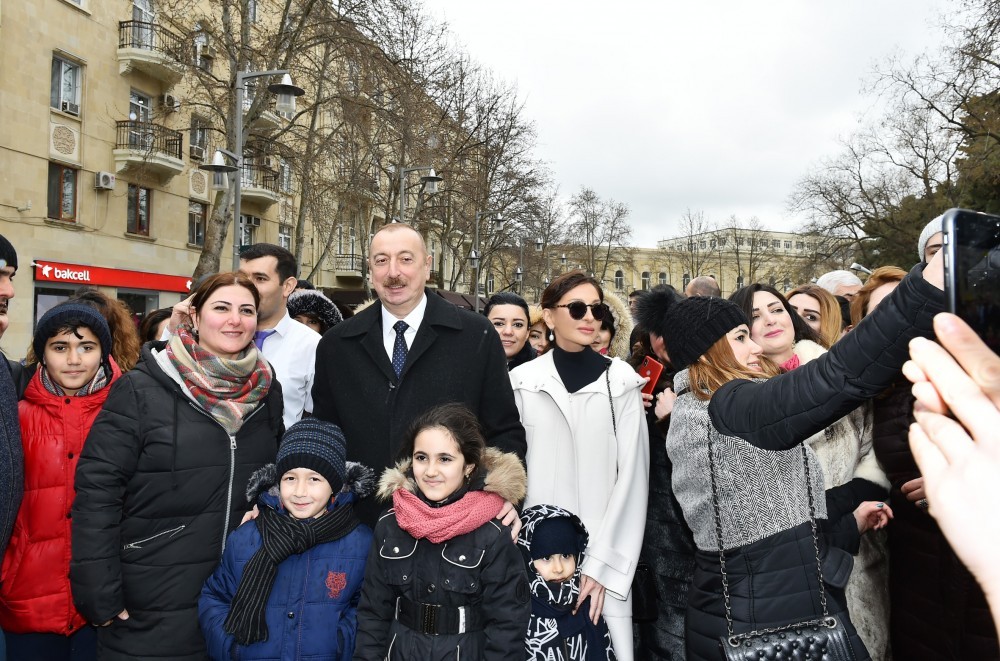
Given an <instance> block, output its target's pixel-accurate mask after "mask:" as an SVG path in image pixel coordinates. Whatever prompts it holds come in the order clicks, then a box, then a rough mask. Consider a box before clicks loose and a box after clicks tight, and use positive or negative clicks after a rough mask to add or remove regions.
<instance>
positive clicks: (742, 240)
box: [736, 236, 747, 246]
mask: <svg viewBox="0 0 1000 661" xmlns="http://www.w3.org/2000/svg"><path fill="white" fill-rule="evenodd" d="M746 242H747V241H746V238H744V237H742V236H738V237H736V245H738V246H742V245H745V244H746Z"/></svg>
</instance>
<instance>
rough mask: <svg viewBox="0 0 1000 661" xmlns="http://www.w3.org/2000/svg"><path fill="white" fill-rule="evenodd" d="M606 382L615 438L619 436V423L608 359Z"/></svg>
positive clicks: (605, 371)
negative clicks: (616, 418)
mask: <svg viewBox="0 0 1000 661" xmlns="http://www.w3.org/2000/svg"><path fill="white" fill-rule="evenodd" d="M604 383H606V384H607V386H608V404H610V405H611V429H612V430H614V432H615V438H616V439H617V438H618V423H617V422H616V421H615V400H614V399H612V397H611V361H610V360H609V361H608V367H607V369H606V370H604Z"/></svg>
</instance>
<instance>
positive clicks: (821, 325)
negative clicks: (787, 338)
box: [786, 285, 844, 349]
mask: <svg viewBox="0 0 1000 661" xmlns="http://www.w3.org/2000/svg"><path fill="white" fill-rule="evenodd" d="M786 297H787V299H788V304H789V305H791V306H792V309H793V310H795V311H796V312H798V313H799V316H800V317H802V320H803V321H805V322H806V323H807V324H808V325H809V326H810V327H811V328H812V329H813V330H814V331H816V333H818V334H819V343H820V344H821V345H822V346H823V348H824V349H829V348H830V347H832V346H833V343H834V342H836V341H837V340H839V339H840V336H841V334H843V332H844V319H843V317H842V316H841V314H840V304H839V303H838V302H837V299H836V298H835V297H834V296H833V294H831V293H830V292H828V291H827V290H825V289H823V288H822V287H819V286H817V285H799V286H798V287H796V288H795V289H793V290H792V291H790V292H788V294H787V295H786Z"/></svg>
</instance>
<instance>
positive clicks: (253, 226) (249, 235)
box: [240, 214, 260, 247]
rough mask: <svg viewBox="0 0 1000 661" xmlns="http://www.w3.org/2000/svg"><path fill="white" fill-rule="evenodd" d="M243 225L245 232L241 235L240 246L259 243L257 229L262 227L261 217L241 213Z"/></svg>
mask: <svg viewBox="0 0 1000 661" xmlns="http://www.w3.org/2000/svg"><path fill="white" fill-rule="evenodd" d="M240 220H241V221H242V225H243V232H242V235H241V236H240V246H241V247H242V246H252V245H253V244H255V243H257V229H258V228H259V227H260V218H258V217H257V216H244V215H243V214H240Z"/></svg>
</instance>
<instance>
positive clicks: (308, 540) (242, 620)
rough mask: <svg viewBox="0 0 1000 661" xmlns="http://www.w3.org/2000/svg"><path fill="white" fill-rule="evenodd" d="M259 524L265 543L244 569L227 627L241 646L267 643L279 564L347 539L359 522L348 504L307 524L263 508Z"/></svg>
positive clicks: (352, 506)
mask: <svg viewBox="0 0 1000 661" xmlns="http://www.w3.org/2000/svg"><path fill="white" fill-rule="evenodd" d="M256 523H257V529H258V530H259V531H260V536H261V538H262V540H263V543H262V544H261V547H260V548H259V549H257V552H256V553H254V554H253V557H252V558H250V561H249V562H248V563H247V565H246V567H245V568H244V569H243V577H242V578H241V579H240V585H239V587H238V588H237V589H236V596H234V597H233V603H232V605H231V606H230V608H229V615H228V616H227V617H226V623H225V625H224V628H225V630H226V633H230V634H232V635H233V636H234V637H235V638H236V642H237V643H239V644H240V645H251V644H253V643H256V642H259V641H262V640H267V620H266V618H265V614H266V606H267V600H268V598H269V597H270V596H271V588H272V587H274V579H275V577H276V576H277V575H278V565H279V564H281V562H282V561H283V560H284V559H285V558H287V557H288V556H290V555H297V554H299V553H304V552H306V551H308V550H309V549H311V548H312V547H314V546H316V545H317V544H324V543H326V542H332V541H334V540H336V539H340V538H341V537H344V536H346V535H347V534H349V533H350V532H351V531H352V530H354V529H355V528H356V527H357V526H358V523H359V521H358V517H357V516H355V514H354V505H353V504H345V505H341V506H339V507H337V508H336V509H333V510H330V511H328V512H327V513H326V514H324V515H323V516H321V517H319V518H318V519H309V520H306V521H300V520H299V519H296V518H294V517H292V516H289V515H287V514H279V513H278V512H275V511H274V510H273V509H271V508H270V507H261V508H260V516H258V517H257V519H256Z"/></svg>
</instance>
